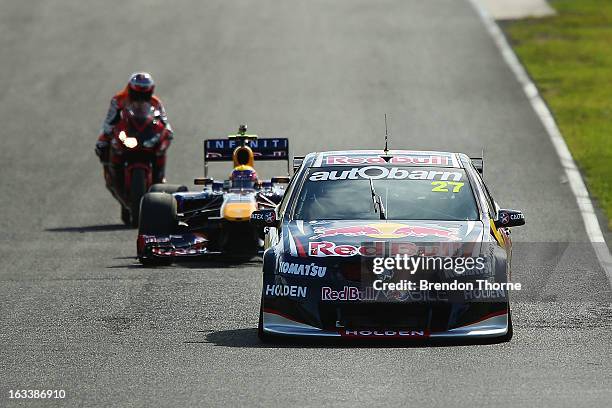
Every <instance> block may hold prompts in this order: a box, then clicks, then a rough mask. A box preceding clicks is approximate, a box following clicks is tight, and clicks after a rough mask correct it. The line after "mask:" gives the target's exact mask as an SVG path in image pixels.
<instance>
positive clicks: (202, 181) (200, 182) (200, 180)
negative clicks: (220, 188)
mask: <svg viewBox="0 0 612 408" xmlns="http://www.w3.org/2000/svg"><path fill="white" fill-rule="evenodd" d="M212 183H213V179H212V178H210V177H197V178H194V179H193V184H195V185H196V186H208V185H210V184H212Z"/></svg>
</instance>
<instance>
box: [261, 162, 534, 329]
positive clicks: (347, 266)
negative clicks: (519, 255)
mask: <svg viewBox="0 0 612 408" xmlns="http://www.w3.org/2000/svg"><path fill="white" fill-rule="evenodd" d="M297 165H299V168H298V169H297V170H296V173H295V175H294V177H293V178H292V180H291V182H290V184H289V186H288V188H287V193H286V194H285V197H284V199H283V200H282V202H281V204H280V205H279V206H278V207H277V208H274V209H264V210H259V211H255V212H254V213H253V214H252V216H251V220H252V222H253V223H254V224H255V225H257V226H259V227H260V228H262V229H264V230H265V231H267V232H266V237H265V238H266V250H265V253H264V264H263V293H262V297H261V308H260V317H259V336H260V338H262V340H269V339H270V338H273V337H278V336H322V337H342V338H404V339H427V338H458V337H459V338H461V337H467V338H494V337H497V338H498V339H499V340H502V341H503V340H509V339H510V338H511V336H512V322H511V318H510V307H509V300H508V289H509V285H513V283H511V282H510V281H509V276H510V259H511V255H512V243H511V240H510V236H509V229H508V228H509V227H512V226H518V225H522V224H524V222H525V221H524V216H523V214H522V213H521V212H520V211H515V210H504V209H500V208H499V207H498V205H497V204H496V203H495V201H494V200H493V198H492V197H491V194H490V193H489V191H488V189H487V187H486V186H485V183H484V181H483V178H482V174H481V173H482V160H481V159H470V158H469V157H468V156H466V155H464V154H459V153H446V152H424V151H400V150H396V151H385V152H383V151H339V152H324V153H311V154H309V155H308V156H306V157H305V158H303V159H302V160H301V162H300V159H298V162H297V164H294V166H295V167H297Z"/></svg>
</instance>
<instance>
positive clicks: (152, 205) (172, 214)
mask: <svg viewBox="0 0 612 408" xmlns="http://www.w3.org/2000/svg"><path fill="white" fill-rule="evenodd" d="M177 228H178V220H177V215H176V200H175V199H174V197H173V196H172V195H171V194H166V193H147V194H145V195H144V197H143V198H142V202H141V205H140V219H139V222H138V235H162V236H163V235H172V234H174V233H176V230H177ZM138 259H139V260H140V262H141V263H142V264H143V265H164V264H166V265H168V264H171V263H172V259H171V258H169V259H165V258H164V259H157V258H145V257H142V256H139V257H138Z"/></svg>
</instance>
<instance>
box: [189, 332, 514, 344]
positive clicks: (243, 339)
mask: <svg viewBox="0 0 612 408" xmlns="http://www.w3.org/2000/svg"><path fill="white" fill-rule="evenodd" d="M199 333H207V334H206V339H205V340H200V341H197V340H191V341H185V342H184V343H185V344H214V345H215V346H223V347H242V348H244V347H246V348H424V347H461V346H464V347H465V346H476V345H480V346H482V345H496V344H500V343H499V341H497V340H494V339H490V340H486V339H480V340H474V339H472V340H453V341H451V340H432V339H430V340H425V341H424V340H376V341H375V340H369V339H368V340H364V339H325V338H308V339H294V338H280V337H279V339H278V340H275V341H273V342H270V343H263V342H262V341H261V340H259V338H258V337H257V329H256V328H250V329H236V330H219V331H199ZM500 345H503V343H501V344H500Z"/></svg>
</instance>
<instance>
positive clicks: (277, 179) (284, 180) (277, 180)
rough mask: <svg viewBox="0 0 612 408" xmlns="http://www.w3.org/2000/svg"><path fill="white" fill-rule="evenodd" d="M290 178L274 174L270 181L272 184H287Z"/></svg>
mask: <svg viewBox="0 0 612 408" xmlns="http://www.w3.org/2000/svg"><path fill="white" fill-rule="evenodd" d="M290 180H291V179H290V178H289V177H287V176H276V177H272V180H270V181H271V182H272V183H274V184H277V183H278V184H289V181H290Z"/></svg>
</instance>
